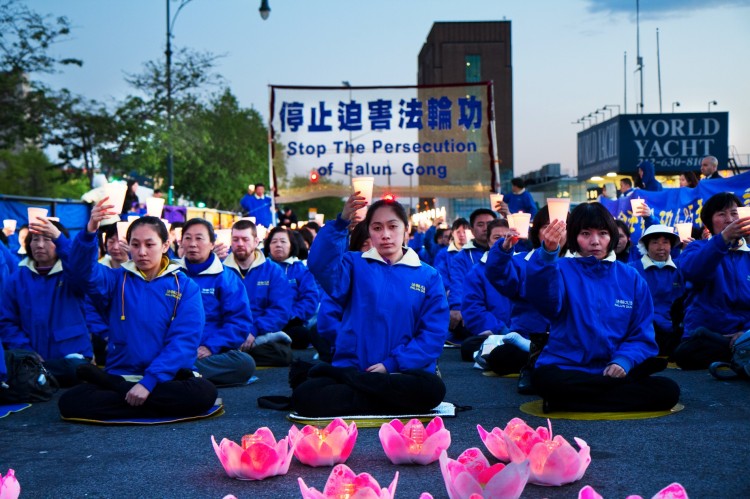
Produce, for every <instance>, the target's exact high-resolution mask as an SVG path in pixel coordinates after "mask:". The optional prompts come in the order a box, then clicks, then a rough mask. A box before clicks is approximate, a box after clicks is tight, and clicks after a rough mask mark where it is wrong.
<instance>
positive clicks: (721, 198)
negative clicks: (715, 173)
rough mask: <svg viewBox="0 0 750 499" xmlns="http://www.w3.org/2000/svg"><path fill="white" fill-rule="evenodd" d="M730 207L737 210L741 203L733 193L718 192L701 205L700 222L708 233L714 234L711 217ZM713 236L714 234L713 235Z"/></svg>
mask: <svg viewBox="0 0 750 499" xmlns="http://www.w3.org/2000/svg"><path fill="white" fill-rule="evenodd" d="M732 205H735V206H737V207H738V208H739V207H740V206H742V201H740V198H738V197H737V196H736V195H735V194H734V193H733V192H720V193H718V194H714V195H713V196H711V197H710V198H708V201H706V202H705V203H703V209H702V210H701V222H703V225H705V226H706V228H707V229H708V231H709V232H710V233H711V234H713V233H714V222H713V220H712V219H713V217H714V214H715V213H716V212H719V211H722V210H726V209H727V208H731V207H732ZM714 235H715V234H714Z"/></svg>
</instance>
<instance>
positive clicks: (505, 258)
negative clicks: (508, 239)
mask: <svg viewBox="0 0 750 499" xmlns="http://www.w3.org/2000/svg"><path fill="white" fill-rule="evenodd" d="M503 241H505V239H504V238H502V239H499V240H498V241H497V242H495V244H494V245H493V246H492V248H490V251H489V253H487V264H486V265H485V267H484V269H485V276H486V277H487V281H488V282H489V283H490V284H492V286H493V287H494V288H495V289H496V290H497V292H498V293H500V294H501V295H502V296H505V297H506V298H508V299H510V300H511V302H512V308H511V312H510V324H508V329H509V330H511V331H515V332H517V333H519V334H521V335H522V336H523V337H524V338H528V337H529V334H530V333H545V332H547V330H548V329H549V320H547V318H546V317H544V316H543V315H542V314H540V313H539V311H538V310H537V309H536V308H535V307H534V306H533V305H532V304H531V303H529V302H528V301H527V300H526V298H524V292H523V285H524V282H525V281H526V267H527V265H528V262H529V259H530V258H531V256H532V255H533V254H534V253H535V252H536V250H532V251H530V252H529V253H516V254H515V255H513V254H511V252H509V251H503Z"/></svg>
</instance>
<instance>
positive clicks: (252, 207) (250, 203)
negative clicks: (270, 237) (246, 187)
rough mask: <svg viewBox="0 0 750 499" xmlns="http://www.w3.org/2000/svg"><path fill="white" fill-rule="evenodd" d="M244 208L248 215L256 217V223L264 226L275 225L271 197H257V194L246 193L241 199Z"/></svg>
mask: <svg viewBox="0 0 750 499" xmlns="http://www.w3.org/2000/svg"><path fill="white" fill-rule="evenodd" d="M240 205H241V206H242V209H243V210H244V211H245V213H247V215H248V216H251V217H255V223H256V224H257V225H262V226H263V227H270V226H271V225H273V213H271V198H270V197H268V196H263V197H262V198H259V197H257V196H256V195H255V194H245V195H244V196H243V197H242V199H241V200H240Z"/></svg>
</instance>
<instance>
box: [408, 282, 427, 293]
mask: <svg viewBox="0 0 750 499" xmlns="http://www.w3.org/2000/svg"><path fill="white" fill-rule="evenodd" d="M409 289H413V290H414V291H419V292H420V293H423V294H424V293H425V287H424V285H422V284H419V283H417V282H413V283H411V286H409Z"/></svg>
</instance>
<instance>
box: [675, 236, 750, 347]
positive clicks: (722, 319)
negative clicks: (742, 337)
mask: <svg viewBox="0 0 750 499" xmlns="http://www.w3.org/2000/svg"><path fill="white" fill-rule="evenodd" d="M678 263H679V265H680V270H681V271H682V275H683V276H684V277H685V280H686V281H689V283H690V284H691V285H692V288H691V289H689V291H688V295H687V299H686V300H685V320H684V324H685V334H684V336H683V338H686V337H688V336H689V335H691V334H692V333H693V331H695V330H696V329H698V328H699V327H706V328H708V329H710V330H711V331H716V332H717V333H721V334H732V333H736V332H739V331H746V330H748V329H750V248H748V245H747V244H744V245H743V246H741V247H740V248H739V249H736V250H730V249H729V245H727V244H725V243H724V239H723V238H722V237H721V235H717V236H713V237H712V238H711V239H709V240H707V241H706V240H700V241H693V242H692V243H690V244H688V245H687V246H686V247H685V249H684V250H683V251H682V254H681V255H680V258H679V260H678Z"/></svg>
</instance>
